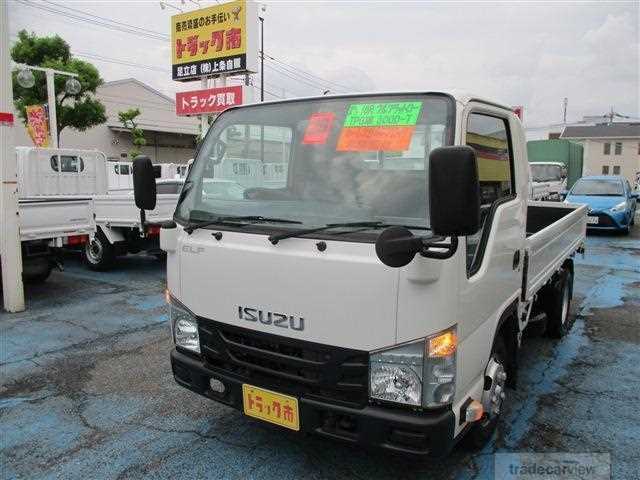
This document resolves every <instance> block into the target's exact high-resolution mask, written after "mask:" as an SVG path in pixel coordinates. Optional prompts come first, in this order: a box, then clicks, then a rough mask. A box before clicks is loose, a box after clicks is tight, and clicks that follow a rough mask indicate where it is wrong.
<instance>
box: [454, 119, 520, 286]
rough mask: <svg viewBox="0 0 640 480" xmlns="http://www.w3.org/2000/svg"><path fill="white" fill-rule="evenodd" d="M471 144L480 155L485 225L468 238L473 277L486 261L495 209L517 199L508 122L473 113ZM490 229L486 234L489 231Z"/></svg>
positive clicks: (470, 121)
mask: <svg viewBox="0 0 640 480" xmlns="http://www.w3.org/2000/svg"><path fill="white" fill-rule="evenodd" d="M466 138H467V140H466V141H467V145H469V146H470V147H472V148H473V149H474V150H475V152H476V158H477V159H478V177H479V180H480V199H481V212H482V213H481V224H482V228H481V229H480V230H479V231H478V233H476V234H475V235H471V236H468V237H467V272H468V273H469V274H470V275H471V274H472V273H473V272H474V271H475V270H476V269H477V268H478V267H479V266H480V263H481V262H482V255H483V251H482V250H483V249H481V248H480V243H481V239H482V238H483V237H484V236H486V235H487V234H488V229H489V228H491V225H490V223H491V222H490V220H488V219H489V217H490V215H491V211H492V207H493V206H494V205H495V204H497V203H499V202H502V201H504V200H506V199H511V198H513V197H514V196H515V193H516V190H515V182H514V170H513V154H512V151H511V137H510V132H509V126H508V123H507V120H505V119H504V118H499V117H495V116H492V115H487V114H484V113H472V114H471V115H469V120H468V124H467V137H466ZM485 230H486V232H485Z"/></svg>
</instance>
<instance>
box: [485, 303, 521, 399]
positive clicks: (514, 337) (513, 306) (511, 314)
mask: <svg viewBox="0 0 640 480" xmlns="http://www.w3.org/2000/svg"><path fill="white" fill-rule="evenodd" d="M518 302H519V298H516V299H514V300H513V302H511V303H510V304H509V305H507V307H506V308H505V309H504V310H503V312H502V314H501V315H500V319H499V320H498V323H497V325H496V328H495V332H494V334H493V340H492V342H491V350H493V346H494V344H495V342H496V338H498V337H499V336H502V337H503V338H504V341H505V344H506V346H507V351H508V353H509V365H507V367H506V370H507V386H509V387H511V388H515V387H516V383H517V377H518V334H519V329H520V325H519V322H518Z"/></svg>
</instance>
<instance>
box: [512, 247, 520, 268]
mask: <svg viewBox="0 0 640 480" xmlns="http://www.w3.org/2000/svg"><path fill="white" fill-rule="evenodd" d="M519 266H520V250H516V251H515V252H514V253H513V269H514V270H517V269H518V267H519Z"/></svg>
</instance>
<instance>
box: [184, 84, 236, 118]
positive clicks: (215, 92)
mask: <svg viewBox="0 0 640 480" xmlns="http://www.w3.org/2000/svg"><path fill="white" fill-rule="evenodd" d="M246 93H247V92H246V91H245V87H243V86H242V85H233V86H230V87H219V88H208V89H204V90H193V91H190V92H178V93H176V115H179V116H185V115H206V114H208V113H220V112H222V111H224V110H226V109H227V108H229V107H235V106H238V105H242V104H243V103H246V101H247V99H246V98H245V97H247V95H246Z"/></svg>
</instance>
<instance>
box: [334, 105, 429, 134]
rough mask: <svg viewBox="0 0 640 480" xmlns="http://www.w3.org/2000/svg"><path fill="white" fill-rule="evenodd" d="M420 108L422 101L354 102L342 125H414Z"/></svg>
mask: <svg viewBox="0 0 640 480" xmlns="http://www.w3.org/2000/svg"><path fill="white" fill-rule="evenodd" d="M421 109H422V102H394V103H356V104H353V105H351V106H349V111H348V112H347V116H346V118H345V120H344V127H345V128H346V127H386V126H401V125H404V126H410V125H415V124H416V123H417V122H418V117H419V116H420V110H421Z"/></svg>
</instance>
